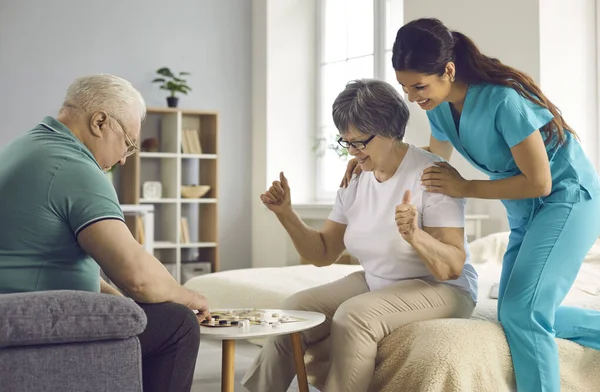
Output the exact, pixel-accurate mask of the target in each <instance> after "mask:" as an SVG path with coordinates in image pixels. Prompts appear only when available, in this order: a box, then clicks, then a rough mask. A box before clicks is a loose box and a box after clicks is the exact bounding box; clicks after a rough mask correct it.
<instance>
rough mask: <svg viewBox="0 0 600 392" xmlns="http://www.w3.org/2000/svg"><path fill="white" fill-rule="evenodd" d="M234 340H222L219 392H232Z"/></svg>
mask: <svg viewBox="0 0 600 392" xmlns="http://www.w3.org/2000/svg"><path fill="white" fill-rule="evenodd" d="M234 357H235V340H223V363H222V365H221V392H233V391H234V385H233V384H234V383H235V381H234V373H235V372H234Z"/></svg>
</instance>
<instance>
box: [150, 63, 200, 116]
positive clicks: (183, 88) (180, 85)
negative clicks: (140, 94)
mask: <svg viewBox="0 0 600 392" xmlns="http://www.w3.org/2000/svg"><path fill="white" fill-rule="evenodd" d="M156 73H157V74H159V75H160V77H158V78H156V79H154V80H153V81H152V83H161V85H160V89H161V90H167V91H170V92H171V95H170V96H168V97H167V106H168V107H170V108H176V107H177V103H178V101H179V98H178V97H176V96H175V93H181V94H187V93H188V92H190V91H192V89H191V88H190V86H188V85H187V81H186V80H185V79H183V78H182V76H186V75H189V74H190V73H189V72H179V76H175V74H174V73H173V72H171V70H170V69H169V68H168V67H162V68H159V69H158V70H157V71H156Z"/></svg>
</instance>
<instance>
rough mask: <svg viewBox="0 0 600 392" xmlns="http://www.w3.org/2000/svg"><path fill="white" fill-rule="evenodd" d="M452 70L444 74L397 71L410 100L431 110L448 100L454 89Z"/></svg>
mask: <svg viewBox="0 0 600 392" xmlns="http://www.w3.org/2000/svg"><path fill="white" fill-rule="evenodd" d="M452 65H453V64H452ZM448 71H450V72H448ZM452 71H453V70H447V72H446V73H444V75H442V76H439V75H427V74H424V73H419V72H414V71H396V80H398V83H400V84H401V85H402V89H403V90H404V92H405V93H406V94H408V100H409V101H410V102H416V103H417V104H419V106H420V107H421V109H424V110H431V109H433V108H435V107H436V106H438V105H439V104H440V103H442V102H444V101H447V100H448V96H449V95H450V91H451V90H452V82H451V76H449V75H453V74H454V72H452Z"/></svg>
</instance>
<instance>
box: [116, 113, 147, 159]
mask: <svg viewBox="0 0 600 392" xmlns="http://www.w3.org/2000/svg"><path fill="white" fill-rule="evenodd" d="M109 116H110V117H111V118H112V119H113V120H115V121H116V122H117V123H118V124H119V126H120V127H121V132H123V135H125V146H126V147H127V149H126V150H125V155H124V156H123V158H127V157H128V156H131V155H133V154H135V152H136V151H138V150H139V149H140V148H139V147H138V145H137V144H135V143H134V142H133V140H131V138H130V137H129V135H128V134H127V132H125V127H124V126H123V124H122V123H121V121H119V119H117V118H115V117H114V116H112V115H109Z"/></svg>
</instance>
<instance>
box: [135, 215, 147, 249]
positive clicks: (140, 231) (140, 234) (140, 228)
mask: <svg viewBox="0 0 600 392" xmlns="http://www.w3.org/2000/svg"><path fill="white" fill-rule="evenodd" d="M135 221H136V231H137V233H136V237H137V240H138V242H139V243H140V244H142V245H144V242H145V240H146V239H145V238H144V237H145V235H144V221H143V220H142V217H141V216H140V215H137V216H136V217H135Z"/></svg>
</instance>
